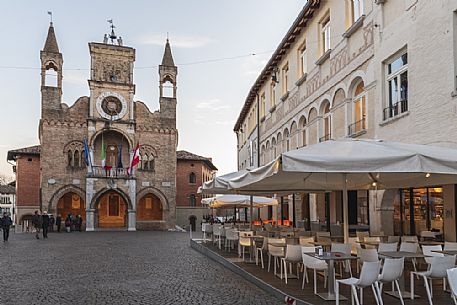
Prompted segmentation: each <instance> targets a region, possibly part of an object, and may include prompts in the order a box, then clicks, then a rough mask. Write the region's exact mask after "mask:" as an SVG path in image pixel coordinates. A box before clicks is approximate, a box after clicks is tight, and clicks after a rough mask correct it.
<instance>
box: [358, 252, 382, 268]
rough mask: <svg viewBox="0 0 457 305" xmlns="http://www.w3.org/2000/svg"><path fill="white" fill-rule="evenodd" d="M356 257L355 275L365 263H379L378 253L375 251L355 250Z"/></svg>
mask: <svg viewBox="0 0 457 305" xmlns="http://www.w3.org/2000/svg"><path fill="white" fill-rule="evenodd" d="M357 256H358V257H359V259H358V260H357V273H358V272H359V266H360V265H362V266H363V265H364V264H365V263H366V262H370V263H372V262H377V261H379V258H378V251H377V250H376V249H357Z"/></svg>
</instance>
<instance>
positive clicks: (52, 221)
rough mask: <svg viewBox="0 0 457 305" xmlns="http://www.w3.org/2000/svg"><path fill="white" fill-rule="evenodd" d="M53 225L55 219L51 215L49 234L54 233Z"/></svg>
mask: <svg viewBox="0 0 457 305" xmlns="http://www.w3.org/2000/svg"><path fill="white" fill-rule="evenodd" d="M55 223H56V219H55V218H54V215H52V214H51V216H49V232H54V225H55Z"/></svg>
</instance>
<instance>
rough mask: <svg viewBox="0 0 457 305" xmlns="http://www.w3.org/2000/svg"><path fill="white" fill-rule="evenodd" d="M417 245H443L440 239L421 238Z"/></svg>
mask: <svg viewBox="0 0 457 305" xmlns="http://www.w3.org/2000/svg"><path fill="white" fill-rule="evenodd" d="M419 245H421V246H436V245H441V246H442V245H444V242H442V241H434V240H421V241H419Z"/></svg>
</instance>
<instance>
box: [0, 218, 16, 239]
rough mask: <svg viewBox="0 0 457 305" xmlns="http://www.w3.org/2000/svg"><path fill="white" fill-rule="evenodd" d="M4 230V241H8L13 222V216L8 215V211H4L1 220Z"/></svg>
mask: <svg viewBox="0 0 457 305" xmlns="http://www.w3.org/2000/svg"><path fill="white" fill-rule="evenodd" d="M1 224H2V230H3V242H5V241H8V238H9V237H10V227H11V225H12V224H13V221H12V220H11V217H9V216H8V213H6V212H5V213H3V218H2V220H1Z"/></svg>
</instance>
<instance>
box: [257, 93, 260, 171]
mask: <svg viewBox="0 0 457 305" xmlns="http://www.w3.org/2000/svg"><path fill="white" fill-rule="evenodd" d="M256 96H257V167H260V98H259V93H258V92H257V93H256Z"/></svg>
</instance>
